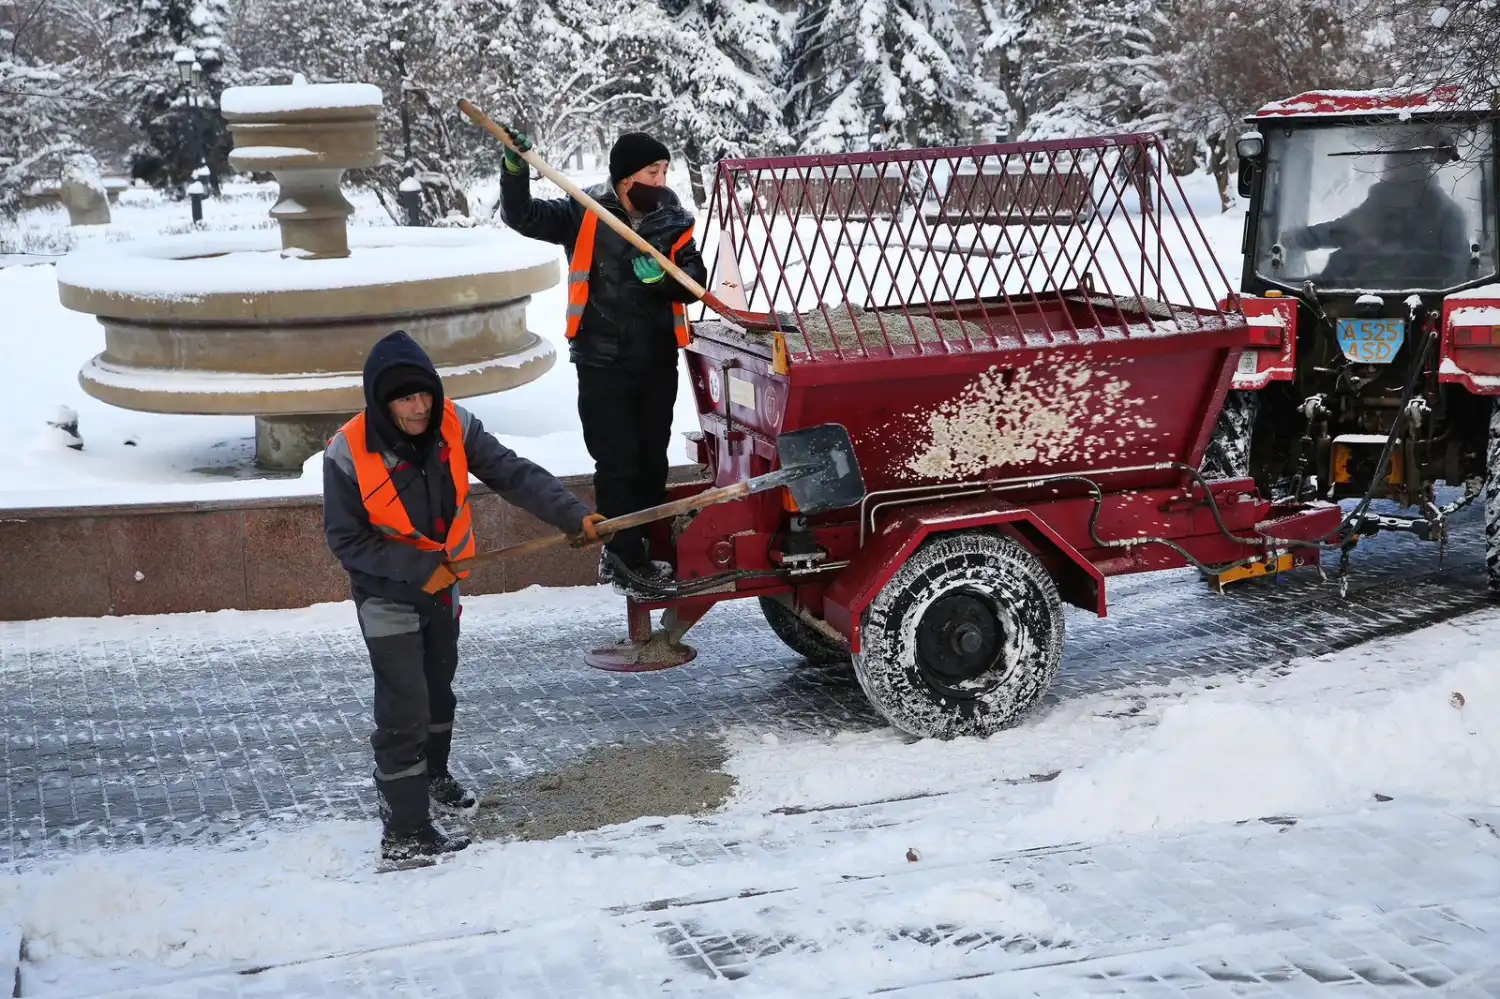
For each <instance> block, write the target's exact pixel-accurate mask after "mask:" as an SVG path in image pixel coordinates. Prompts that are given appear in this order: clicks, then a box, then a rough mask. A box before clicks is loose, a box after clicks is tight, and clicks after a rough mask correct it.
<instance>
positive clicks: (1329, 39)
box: [1164, 0, 1392, 206]
mask: <svg viewBox="0 0 1500 999" xmlns="http://www.w3.org/2000/svg"><path fill="white" fill-rule="evenodd" d="M1359 2H1360V0H1176V2H1175V3H1174V4H1173V9H1172V11H1171V19H1172V24H1173V25H1174V27H1175V28H1176V34H1175V36H1174V37H1175V42H1174V43H1173V44H1172V46H1171V47H1170V48H1169V49H1168V51H1166V53H1165V55H1164V67H1165V71H1164V76H1165V78H1166V79H1168V80H1169V81H1170V84H1169V86H1168V88H1167V91H1166V94H1165V103H1166V106H1167V110H1168V113H1169V116H1170V117H1169V125H1170V128H1171V129H1172V131H1173V132H1174V133H1175V134H1176V135H1177V136H1178V137H1180V138H1183V139H1188V140H1192V141H1195V142H1196V143H1197V144H1199V146H1200V147H1201V148H1202V149H1203V150H1204V153H1205V155H1204V159H1205V160H1206V161H1207V165H1208V167H1209V168H1210V169H1211V170H1212V171H1213V173H1214V175H1215V176H1216V177H1217V178H1218V181H1219V190H1220V192H1221V194H1222V196H1223V199H1224V203H1225V205H1226V206H1227V205H1228V204H1229V202H1230V195H1229V179H1230V177H1231V176H1232V174H1233V171H1234V169H1235V162H1234V139H1235V137H1236V136H1237V135H1238V134H1239V132H1240V131H1241V130H1242V129H1243V128H1244V117H1245V115H1247V114H1249V113H1250V112H1252V111H1254V110H1255V109H1256V108H1257V107H1259V106H1260V105H1262V104H1264V103H1266V102H1267V101H1270V100H1275V99H1278V98H1283V97H1289V96H1292V95H1294V94H1297V93H1300V92H1302V91H1306V90H1319V89H1360V88H1364V87H1370V86H1378V85H1382V84H1388V83H1390V82H1392V81H1391V80H1390V78H1389V73H1388V70H1387V66H1388V63H1387V60H1386V59H1385V58H1383V53H1382V52H1381V51H1379V49H1378V48H1372V47H1371V45H1369V44H1363V40H1362V39H1361V37H1360V36H1359V33H1358V29H1357V27H1356V26H1355V19H1354V17H1353V14H1354V12H1355V10H1356V8H1355V6H1354V5H1355V4H1356V3H1359Z"/></svg>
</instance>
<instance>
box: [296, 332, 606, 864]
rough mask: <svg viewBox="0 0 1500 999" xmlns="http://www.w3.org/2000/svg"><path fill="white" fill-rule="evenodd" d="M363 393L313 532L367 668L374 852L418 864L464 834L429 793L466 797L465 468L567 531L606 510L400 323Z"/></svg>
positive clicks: (337, 444) (446, 804)
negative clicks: (324, 548)
mask: <svg viewBox="0 0 1500 999" xmlns="http://www.w3.org/2000/svg"><path fill="white" fill-rule="evenodd" d="M364 390H365V409H364V411H363V412H361V413H359V414H358V415H356V416H355V417H354V418H353V419H352V420H350V421H349V422H348V423H346V424H344V426H343V427H342V428H340V430H339V431H338V433H336V434H335V435H334V436H333V439H332V440H330V441H329V442H328V449H327V451H325V452H324V455H323V530H324V533H325V535H326V537H327V539H328V547H329V549H330V550H331V551H332V552H333V554H334V556H335V557H336V558H337V559H338V560H339V562H340V564H342V565H343V567H344V568H345V569H346V570H347V571H348V573H349V578H350V582H351V584H352V587H353V591H354V604H355V607H356V609H357V611H358V614H359V628H360V631H361V632H362V633H363V634H364V639H365V645H366V647H367V648H368V649H369V652H370V665H371V666H372V667H374V672H375V732H374V734H373V735H371V736H370V745H371V746H372V747H373V748H374V750H375V787H376V789H377V791H378V792H379V797H380V813H381V819H382V822H383V826H384V834H383V835H382V837H381V843H380V849H381V856H382V858H383V859H384V860H385V861H387V862H390V863H398V864H399V863H404V862H409V861H416V862H424V861H425V860H426V859H427V858H430V857H433V856H436V855H437V854H442V853H451V852H453V851H455V850H461V849H463V848H464V847H465V846H467V845H468V841H467V840H465V839H463V838H461V837H450V836H447V835H446V834H444V833H443V832H442V831H441V830H440V829H438V828H437V827H436V826H434V825H433V824H432V821H431V815H430V812H429V802H430V803H431V804H432V805H435V806H437V807H438V808H439V809H441V810H444V811H448V812H452V811H465V810H471V809H473V808H474V806H475V803H476V800H475V797H474V795H473V794H471V793H470V792H469V791H468V790H466V789H465V788H464V787H463V785H461V784H460V783H459V782H458V781H457V780H456V779H455V778H454V776H453V773H452V771H451V770H450V769H449V765H448V759H449V753H450V751H451V749H452V746H453V715H454V708H455V707H456V704H457V701H456V698H455V697H454V695H453V674H454V672H455V670H456V669H457V667H458V631H459V617H460V616H461V614H462V608H461V606H460V603H459V595H458V591H459V587H458V582H459V580H460V579H462V578H463V577H465V576H466V575H468V573H467V572H464V571H462V570H461V569H460V570H455V569H453V568H452V567H451V566H450V565H449V563H451V562H454V561H456V560H459V559H463V558H467V557H469V556H471V555H473V554H475V551H476V544H475V540H474V524H473V515H472V513H471V512H470V508H469V476H470V475H471V474H472V475H473V476H474V477H475V478H477V479H478V480H479V481H480V482H482V483H484V484H485V485H486V486H488V487H489V488H490V489H492V490H493V491H494V492H495V493H497V494H499V495H500V497H501V498H503V499H504V500H506V501H507V502H509V503H513V504H515V505H516V506H518V507H520V508H521V509H523V510H525V511H526V512H528V513H530V514H532V515H533V516H535V517H537V518H538V519H540V520H542V521H544V522H546V523H548V524H551V525H552V526H553V527H556V528H557V529H558V530H560V531H563V532H564V533H567V534H571V535H574V536H575V540H576V541H579V542H582V541H584V540H589V541H597V540H599V535H598V531H597V529H596V527H597V525H598V523H599V522H600V521H602V520H603V519H604V518H603V517H602V516H601V515H599V514H596V513H590V512H589V509H588V507H586V506H584V505H583V503H581V502H579V500H578V499H577V498H576V497H574V496H573V494H572V493H570V492H569V491H568V489H567V487H566V486H564V485H563V484H562V483H561V482H559V481H558V480H557V478H556V477H554V476H553V475H552V474H551V473H549V472H547V471H546V470H545V469H543V468H541V467H539V466H537V465H534V464H532V463H531V462H529V461H527V460H526V459H525V458H522V457H520V456H519V455H517V454H516V453H515V452H514V451H511V450H510V449H509V448H507V447H505V446H504V445H502V444H501V443H500V442H499V441H497V440H496V439H495V438H494V437H493V436H492V435H490V434H488V433H486V432H485V429H484V427H483V425H481V424H480V422H479V419H478V418H477V417H475V416H474V415H473V414H472V413H470V412H469V411H468V410H466V409H464V408H463V407H461V406H458V405H455V404H454V402H453V401H452V400H451V399H447V398H444V395H443V383H442V381H441V379H439V378H438V373H437V369H436V368H434V367H433V365H432V361H431V360H430V359H429V358H428V356H427V353H426V352H425V351H424V350H422V348H421V347H420V346H418V345H417V343H416V342H415V341H414V340H412V338H411V337H409V336H407V334H406V333H405V332H403V331H400V330H398V331H397V332H395V333H392V334H390V335H389V336H387V337H385V338H384V339H382V340H381V341H380V342H378V343H377V344H375V346H374V348H373V349H371V351H370V356H369V358H368V359H367V360H366V361H365V371H364Z"/></svg>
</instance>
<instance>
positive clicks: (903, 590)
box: [854, 532, 1063, 739]
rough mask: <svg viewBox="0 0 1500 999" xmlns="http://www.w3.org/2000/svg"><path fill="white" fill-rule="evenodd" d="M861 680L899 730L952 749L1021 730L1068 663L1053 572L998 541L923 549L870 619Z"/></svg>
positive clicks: (982, 537) (963, 539) (961, 540)
mask: <svg viewBox="0 0 1500 999" xmlns="http://www.w3.org/2000/svg"><path fill="white" fill-rule="evenodd" d="M861 636H862V641H861V650H860V651H859V652H858V653H856V654H855V656H854V672H855V675H856V676H857V677H858V678H859V684H860V686H861V687H863V688H864V691H865V695H866V696H867V697H869V699H870V701H871V702H872V703H873V704H874V705H875V707H876V708H877V709H878V710H879V711H880V713H881V714H883V715H885V717H886V719H887V720H889V721H890V723H891V724H892V725H894V726H896V727H897V728H899V729H901V730H902V731H904V732H909V733H911V734H912V735H917V736H924V737H931V738H938V739H951V738H953V737H955V736H960V735H977V736H985V735H990V734H991V733H993V732H998V731H1000V730H1001V729H1003V728H1006V727H1008V726H1010V725H1013V724H1015V722H1017V721H1018V720H1020V718H1021V717H1022V716H1023V715H1024V714H1025V713H1026V712H1027V711H1028V710H1030V709H1031V707H1032V706H1033V705H1035V704H1036V702H1037V701H1038V700H1040V699H1041V697H1042V695H1043V694H1044V693H1046V690H1047V687H1048V686H1049V685H1050V684H1051V683H1052V678H1053V677H1054V676H1055V675H1056V674H1057V666H1058V662H1059V661H1060V660H1061V658H1062V645H1063V611H1062V601H1061V599H1060V598H1059V597H1058V594H1057V586H1056V584H1055V583H1053V581H1052V577H1051V576H1050V575H1049V574H1048V573H1047V570H1046V568H1045V567H1044V566H1043V565H1042V563H1041V562H1040V561H1039V560H1038V559H1037V557H1036V556H1035V555H1032V554H1031V553H1030V552H1029V551H1027V550H1026V549H1025V548H1023V547H1021V545H1019V544H1017V543H1016V542H1015V541H1013V540H1011V539H1010V538H1007V537H1003V536H1001V535H998V534H987V533H981V532H971V533H965V534H950V535H945V536H943V537H939V538H935V539H933V540H931V541H928V542H927V543H926V544H924V545H923V546H922V547H921V548H919V549H917V551H916V552H914V553H913V554H912V556H911V558H909V559H908V560H907V561H906V564H905V565H903V566H902V567H901V568H900V569H899V570H897V572H896V575H895V576H894V577H892V578H891V581H890V582H888V583H886V584H885V587H884V588H883V589H881V591H880V593H879V594H877V595H876V597H875V599H874V601H872V602H871V604H870V606H869V607H868V608H867V609H866V610H865V613H864V619H863V624H862V631H861Z"/></svg>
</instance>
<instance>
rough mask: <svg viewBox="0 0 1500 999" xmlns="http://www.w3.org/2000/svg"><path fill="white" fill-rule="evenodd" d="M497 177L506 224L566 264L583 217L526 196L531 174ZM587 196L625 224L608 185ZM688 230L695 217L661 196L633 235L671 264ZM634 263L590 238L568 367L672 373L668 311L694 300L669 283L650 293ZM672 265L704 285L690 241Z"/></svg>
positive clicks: (609, 234) (610, 244)
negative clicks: (552, 249) (585, 294)
mask: <svg viewBox="0 0 1500 999" xmlns="http://www.w3.org/2000/svg"><path fill="white" fill-rule="evenodd" d="M501 174H502V176H501V181H500V210H501V214H502V215H503V217H504V218H505V224H506V225H508V226H510V227H511V228H512V229H514V230H516V231H517V232H519V233H520V234H521V235H523V236H529V237H531V238H532V239H539V240H541V241H543V242H546V243H556V244H558V245H559V246H561V247H563V248H564V249H565V250H566V251H567V253H568V259H569V260H571V259H572V258H573V246H574V244H575V243H577V242H578V230H579V228H580V227H581V226H582V225H583V218H584V215H585V214H586V213H587V211H588V209H586V208H584V207H583V206H582V205H581V204H579V203H578V202H576V201H574V200H573V199H572V198H560V199H557V200H550V201H537V200H535V199H534V198H532V196H531V177H530V175H529V174H526V173H521V174H512V173H509V172H507V171H502V172H501ZM589 194H591V195H592V196H593V197H594V200H596V201H598V202H599V204H601V205H602V206H604V207H605V208H606V209H608V210H609V211H610V212H612V213H613V214H614V215H615V216H617V217H618V218H619V219H620V220H621V221H624V222H627V223H628V222H629V221H630V216H629V213H627V212H626V211H625V206H624V205H622V204H620V199H619V196H618V195H616V194H615V189H614V188H613V187H612V186H611V185H609V184H603V185H600V186H599V187H596V188H594V189H592V190H590V191H589ZM692 224H693V216H692V215H690V214H689V213H688V212H687V210H686V209H684V208H683V207H682V202H681V201H679V200H678V198H677V195H676V194H674V193H673V192H672V191H671V190H666V191H664V192H663V194H662V201H661V205H660V206H659V207H658V208H657V209H656V211H654V212H652V213H651V214H649V215H647V216H645V217H644V218H643V219H641V220H640V222H639V224H638V225H637V226H636V231H637V232H638V233H640V235H641V236H642V237H643V238H644V239H645V240H646V241H647V242H649V243H650V244H651V245H652V246H654V247H656V248H657V249H658V250H660V251H661V252H662V253H663V254H666V255H667V256H671V250H672V244H673V243H675V242H676V241H677V239H678V238H679V237H680V236H681V235H682V234H683V233H684V232H686V231H687V230H688V228H689V227H690V226H691V225H692ZM640 256H643V254H642V253H641V252H640V251H639V250H637V249H636V248H635V247H634V246H631V245H630V244H629V243H627V242H625V240H624V239H622V238H621V237H620V236H619V234H618V233H616V232H615V231H614V230H613V229H611V228H609V227H608V226H606V225H604V224H602V223H601V224H600V225H599V227H598V229H597V231H596V234H595V237H594V260H593V265H592V266H591V267H590V269H589V302H588V306H587V307H586V308H585V309H584V312H583V318H582V320H581V321H580V322H579V325H578V336H577V337H576V338H575V339H574V340H573V341H572V342H571V343H570V344H569V346H568V353H569V355H570V357H571V358H572V361H573V363H574V364H578V365H581V366H583V367H590V368H609V367H616V368H622V369H624V370H627V371H646V370H649V369H651V368H654V367H661V366H674V367H675V366H676V364H677V339H676V336H675V334H674V332H673V329H672V303H673V302H684V303H686V302H692V301H694V300H695V299H694V298H693V294H692V293H691V292H689V291H688V290H687V289H686V288H684V287H682V286H681V285H680V284H678V283H677V282H676V281H674V280H673V279H672V278H671V277H666V278H664V279H662V280H661V281H660V282H659V283H657V284H655V285H647V284H643V283H641V281H640V279H638V278H637V277H636V276H635V271H634V269H633V266H634V262H635V259H636V258H637V257H640ZM676 263H677V266H678V267H680V268H682V270H683V271H684V272H685V273H686V274H687V275H688V276H689V277H691V278H692V279H693V280H695V281H697V282H698V283H699V284H707V283H708V271H707V269H706V268H705V267H704V266H703V256H702V254H700V253H699V252H698V245H697V243H696V242H695V241H689V242H688V243H687V244H686V245H685V246H683V247H682V249H680V250H678V251H677V257H676Z"/></svg>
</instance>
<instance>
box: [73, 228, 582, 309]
mask: <svg viewBox="0 0 1500 999" xmlns="http://www.w3.org/2000/svg"><path fill="white" fill-rule="evenodd" d="M556 256H557V254H556V251H555V250H554V249H553V248H552V247H550V246H547V245H546V244H543V243H538V242H536V241H535V240H530V239H525V238H523V237H521V236H518V235H516V233H514V232H512V231H511V230H509V229H464V230H454V229H416V228H406V227H396V226H387V227H384V228H371V229H351V230H349V256H347V257H343V258H338V259H332V260H313V261H306V260H298V259H295V258H286V257H283V256H282V255H281V236H280V234H279V232H277V231H274V230H269V229H263V230H255V231H250V232H234V233H201V234H193V235H189V236H181V237H176V238H173V239H170V240H157V241H151V242H147V241H141V242H134V243H129V244H125V245H123V246H114V247H107V248H102V249H96V250H89V251H82V252H78V253H73V254H70V255H69V256H68V257H67V258H66V259H64V260H63V261H62V263H60V264H58V265H57V280H58V282H59V284H63V285H72V286H74V287H77V288H83V289H87V290H91V291H95V292H112V293H115V294H120V295H129V296H130V297H132V298H137V299H150V300H153V301H159V302H176V301H182V300H192V299H194V298H196V297H197V296H201V295H227V294H245V295H252V294H266V295H270V294H280V293H285V292H295V291H320V290H323V289H329V288H368V287H374V286H379V285H386V284H394V283H397V282H402V283H409V282H417V281H442V280H448V279H452V278H463V277H474V276H482V275H489V274H497V273H504V272H507V271H520V270H527V269H529V268H533V267H544V266H546V265H547V264H549V263H552V262H553V261H555V259H556Z"/></svg>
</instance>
